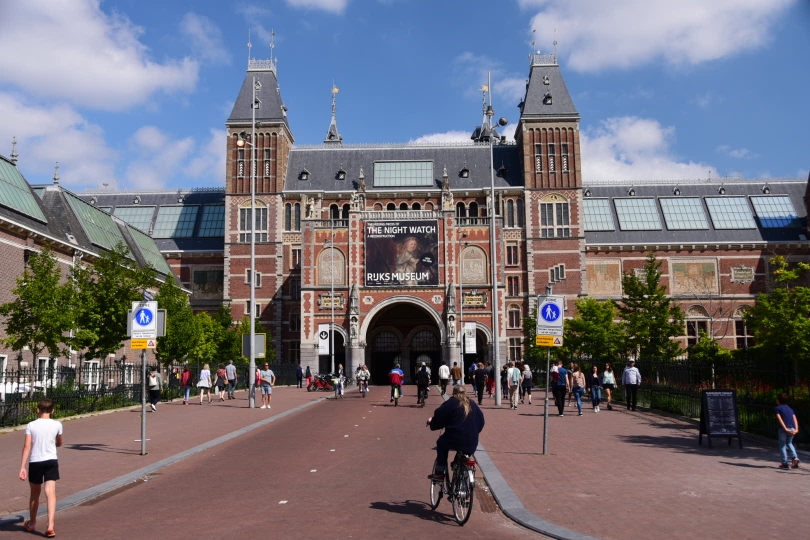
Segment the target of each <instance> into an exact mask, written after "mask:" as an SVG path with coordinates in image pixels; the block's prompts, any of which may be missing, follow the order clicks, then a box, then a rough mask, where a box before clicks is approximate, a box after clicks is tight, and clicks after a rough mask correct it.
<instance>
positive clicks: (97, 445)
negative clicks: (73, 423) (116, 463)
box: [66, 443, 140, 454]
mask: <svg viewBox="0 0 810 540" xmlns="http://www.w3.org/2000/svg"><path fill="white" fill-rule="evenodd" d="M66 448H69V449H71V450H96V451H98V452H114V453H116V454H140V452H139V451H138V450H132V449H127V448H111V447H109V446H107V445H106V444H100V443H95V444H94V443H80V444H68V445H67V446H66Z"/></svg>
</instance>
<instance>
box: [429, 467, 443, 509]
mask: <svg viewBox="0 0 810 540" xmlns="http://www.w3.org/2000/svg"><path fill="white" fill-rule="evenodd" d="M433 472H434V473H435V472H436V462H435V461H434V462H433ZM443 487H444V482H436V481H434V480H431V481H430V509H431V510H436V507H438V506H439V502H441V500H442V495H444V490H443V489H442V488H443Z"/></svg>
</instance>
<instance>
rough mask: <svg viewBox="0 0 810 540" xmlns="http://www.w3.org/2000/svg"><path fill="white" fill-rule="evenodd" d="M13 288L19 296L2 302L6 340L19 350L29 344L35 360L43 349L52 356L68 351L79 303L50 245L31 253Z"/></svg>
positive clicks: (0, 309)
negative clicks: (68, 337) (65, 279)
mask: <svg viewBox="0 0 810 540" xmlns="http://www.w3.org/2000/svg"><path fill="white" fill-rule="evenodd" d="M11 292H12V294H14V296H15V297H16V298H15V299H14V300H12V301H11V302H8V303H6V304H3V305H1V306H0V315H2V316H4V317H5V318H6V335H7V336H8V337H6V338H4V339H3V340H2V341H3V343H5V344H6V345H8V346H9V347H11V348H12V349H14V350H16V351H21V350H23V348H24V347H28V349H29V350H30V351H31V354H32V355H33V358H34V362H35V363H36V359H37V358H39V356H40V354H41V353H42V352H43V351H48V354H49V355H50V356H51V357H54V356H60V355H61V354H64V353H67V350H68V348H67V343H66V342H67V341H68V340H67V337H66V334H67V333H68V332H69V331H70V329H71V327H72V324H73V308H74V307H75V302H74V301H73V299H72V296H73V290H72V283H70V281H64V280H63V278H62V273H61V272H60V270H59V268H58V267H57V262H56V258H55V257H54V255H53V253H52V252H51V251H50V249H48V248H47V247H46V248H45V249H43V250H42V252H40V253H33V254H32V255H31V257H30V258H29V259H28V267H27V268H26V269H25V271H24V272H23V274H22V275H21V276H20V277H18V278H17V286H16V287H15V288H14V289H13V290H12V291H11Z"/></svg>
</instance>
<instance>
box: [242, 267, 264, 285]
mask: <svg viewBox="0 0 810 540" xmlns="http://www.w3.org/2000/svg"><path fill="white" fill-rule="evenodd" d="M245 285H250V268H245ZM261 287H262V273H261V272H259V271H258V270H257V271H256V288H257V289H261Z"/></svg>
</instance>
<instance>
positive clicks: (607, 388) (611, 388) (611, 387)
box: [602, 384, 615, 390]
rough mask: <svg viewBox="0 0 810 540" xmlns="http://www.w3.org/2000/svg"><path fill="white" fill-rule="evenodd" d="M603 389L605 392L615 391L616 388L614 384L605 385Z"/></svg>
mask: <svg viewBox="0 0 810 540" xmlns="http://www.w3.org/2000/svg"><path fill="white" fill-rule="evenodd" d="M602 388H604V389H605V390H613V389H614V388H615V386H614V385H612V384H603V385H602Z"/></svg>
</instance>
